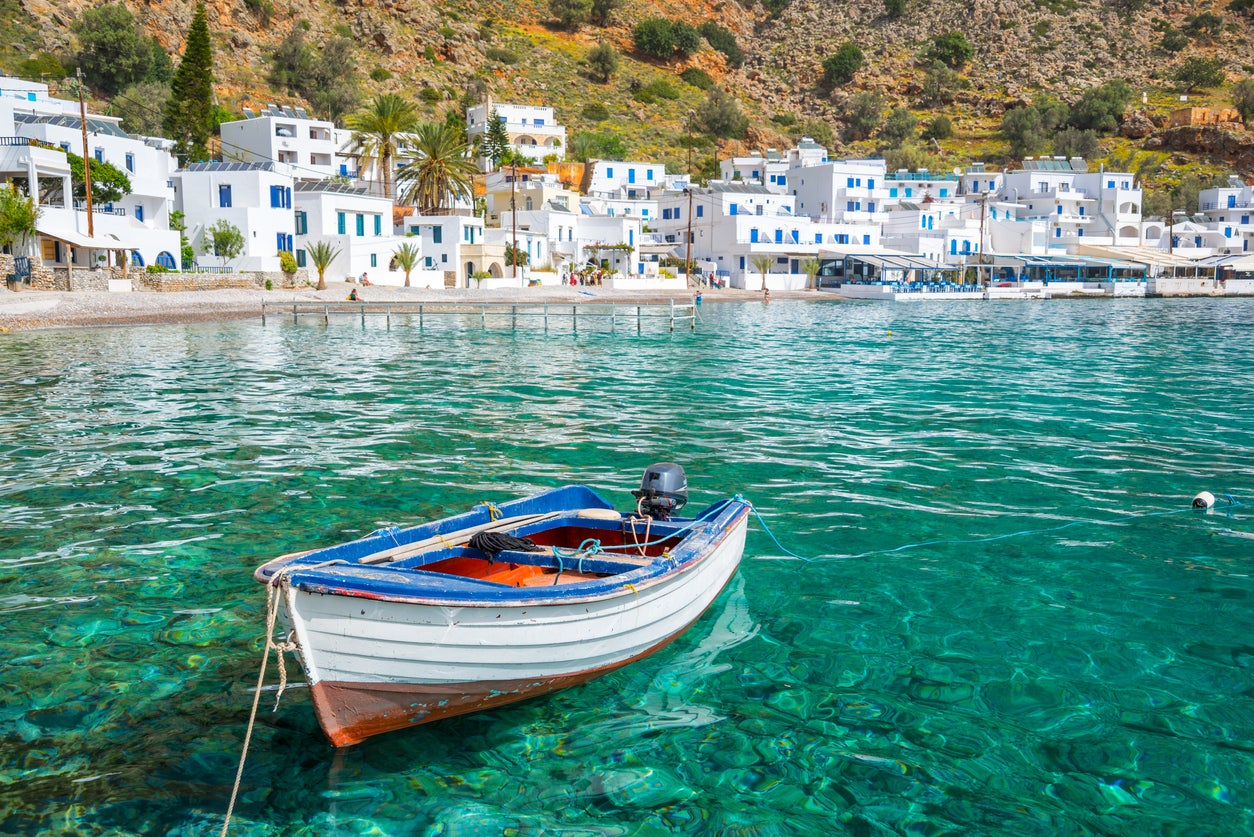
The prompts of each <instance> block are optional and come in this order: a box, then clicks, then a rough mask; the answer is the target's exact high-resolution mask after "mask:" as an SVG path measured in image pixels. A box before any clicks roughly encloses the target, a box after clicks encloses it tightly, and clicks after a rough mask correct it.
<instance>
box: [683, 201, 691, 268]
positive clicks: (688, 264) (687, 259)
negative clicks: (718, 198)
mask: <svg viewBox="0 0 1254 837" xmlns="http://www.w3.org/2000/svg"><path fill="white" fill-rule="evenodd" d="M684 192H685V193H686V194H687V195H688V238H687V240H686V241H685V244H686V245H687V250H686V251H685V252H684V282H685V283H686V284H687V285H688V286H689V287H691V286H692V189H691V188H688V189H685V190H684Z"/></svg>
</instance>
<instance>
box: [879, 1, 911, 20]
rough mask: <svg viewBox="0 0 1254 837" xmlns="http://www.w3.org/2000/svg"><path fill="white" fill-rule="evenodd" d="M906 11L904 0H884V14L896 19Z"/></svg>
mask: <svg viewBox="0 0 1254 837" xmlns="http://www.w3.org/2000/svg"><path fill="white" fill-rule="evenodd" d="M905 13H906V0H884V14H886V15H888V17H889V18H891V19H893V20H896V19H897V18H899V17H901V16H902V15H904V14H905Z"/></svg>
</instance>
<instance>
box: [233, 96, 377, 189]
mask: <svg viewBox="0 0 1254 837" xmlns="http://www.w3.org/2000/svg"><path fill="white" fill-rule="evenodd" d="M244 116H245V118H244V119H241V120H238V121H236V122H223V123H222V157H223V159H224V160H230V161H236V162H241V163H282V164H284V165H286V166H289V167H290V171H291V174H292V176H293V177H294V178H295V179H297V180H326V179H328V178H330V177H335V176H343V177H349V178H356V177H357V164H356V162H355V161H354V160H353V158H351V157H350V156H348V155H347V153H345V152H344V151H343V150H342V148H341V145H342V143H343V140H344V139H345V136H344V134H343V132H340V131H338V130H337V129H336V127H335V124H334V123H332V122H328V121H326V120H322V119H312V118H310V116H309V114H307V113H306V112H305V109H304V108H290V107H282V108H281V107H275V106H274V105H267V106H266V107H265V108H264V109H262V111H261V113H260V114H258V113H255V112H253V110H252V109H251V108H244Z"/></svg>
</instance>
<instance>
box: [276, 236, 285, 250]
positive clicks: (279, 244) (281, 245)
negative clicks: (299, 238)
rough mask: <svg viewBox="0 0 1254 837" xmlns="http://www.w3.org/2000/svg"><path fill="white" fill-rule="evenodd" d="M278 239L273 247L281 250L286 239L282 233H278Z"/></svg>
mask: <svg viewBox="0 0 1254 837" xmlns="http://www.w3.org/2000/svg"><path fill="white" fill-rule="evenodd" d="M278 241H279V243H278V244H277V245H276V247H275V249H276V250H279V251H280V252H282V250H283V245H284V244H286V243H287V239H286V237H285V236H284V235H283V233H279V234H278Z"/></svg>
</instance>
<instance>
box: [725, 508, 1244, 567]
mask: <svg viewBox="0 0 1254 837" xmlns="http://www.w3.org/2000/svg"><path fill="white" fill-rule="evenodd" d="M1217 496H1218V497H1220V498H1222V499H1223V500H1224V501H1225V507H1226V508H1238V507H1240V506H1241V505H1243V504H1242V503H1240V502H1239V501H1237V499H1236V498H1234V497H1233V496H1232V495H1231V494H1219V495H1217ZM736 499H738V500H740V501H741V502H742V503H744V504H745V505H747V506H748V507H749V508H750V509H751V510H752V511H753V515H754V517H756V518H757V519H758V523H760V524H762V530H763V531H764V532H766V534H767V535H768V536H770V539H771V540H772V541H774V542H775V545H776V546H777V547H779V550H780V551H781V552H783V553H784V554H785V555H787V556H789V557H791V558H796V559H797V560H798V561H804V562H805V563H807V564H813V563H818V562H821V561H843V560H848V559H851V558H870V557H871V556H873V555H891V554H893V553H895V552H905V551H906V550H908V549H919V548H920V547H924V546H941V545H964V544H975V543H991V542H993V541H1002V540H1006V539H1007V538H1017V537H1021V536H1023V535H1042V534H1045V533H1048V532H1059V531H1062V530H1063V529H1070V528H1071V527H1073V526H1085V525H1088V526H1103V525H1109V524H1112V523H1124V522H1126V521H1129V520H1143V519H1145V518H1150V517H1165V516H1167V515H1173V514H1187V513H1189V512H1196V511H1198V510H1199V509H1201V508H1204V507H1202V506H1198V505H1190V506H1187V507H1185V508H1182V509H1166V510H1164V511H1156V512H1140V513H1137V514H1128V515H1124V516H1123V517H1115V518H1111V519H1110V520H1072V521H1070V522H1068V523H1062V524H1059V525H1058V526H1048V527H1045V528H1043V529H1020V530H1019V531H1017V532H1007V533H1006V534H1004V535H989V536H987V537H983V538H938V539H936V540H930V541H919V542H918V543H908V544H903V545H901V546H895V547H892V548H891V549H873V550H871V551H869V552H859V553H856V554H853V555H831V556H824V557H822V558H806V557H804V556H801V555H798V554H797V553H795V552H790V551H789V550H787V549H785V548H784V545H783V544H781V543H780V542H779V538H777V537H775V533H774V532H772V531H771V529H770V527H769V526H767V525H766V520H764V519H763V518H762V514H761V513H760V512H759V511H758V510H757V508H756V507H754V505H753V504H752V503H750V502H749V501H748V500H746V499H744V498H743V497H741V496H740V495H739V494H737V495H736Z"/></svg>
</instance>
